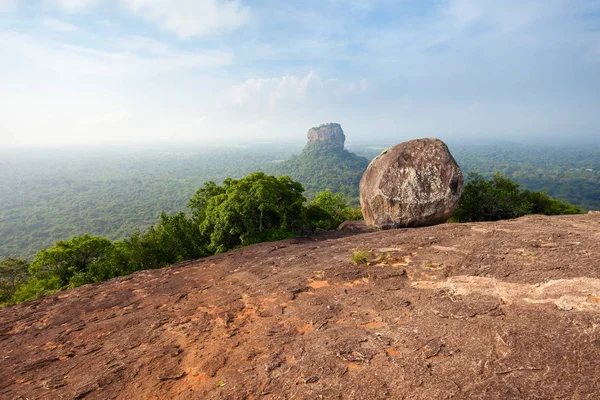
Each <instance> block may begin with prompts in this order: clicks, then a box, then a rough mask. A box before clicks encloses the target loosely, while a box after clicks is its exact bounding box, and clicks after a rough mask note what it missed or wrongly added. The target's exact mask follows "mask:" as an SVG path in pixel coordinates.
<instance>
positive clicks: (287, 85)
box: [0, 0, 600, 146]
mask: <svg viewBox="0 0 600 400" xmlns="http://www.w3.org/2000/svg"><path fill="white" fill-rule="evenodd" d="M324 122H338V123H341V124H342V127H343V129H344V131H345V132H346V135H347V137H348V140H349V141H352V140H356V141H363V142H364V141H366V142H368V141H377V140H384V141H388V142H389V141H392V142H393V141H397V142H400V141H404V140H408V139H412V138H416V137H424V136H433V137H439V138H441V139H443V140H455V139H457V140H462V139H464V140H469V139H471V140H479V139H484V138H498V139H506V140H517V141H519V140H520V141H523V140H530V141H543V142H546V141H552V140H557V139H561V140H564V139H565V138H566V139H567V140H587V139H598V138H600V0H502V1H500V0H363V1H359V0H286V1H281V0H263V1H259V0H0V146H10V145H29V144H65V143H66V144H81V143H105V142H108V143H120V142H152V141H165V140H167V141H189V140H193V141H197V142H211V143H220V142H223V143H227V142H233V141H240V140H241V141H247V140H250V141H255V140H258V141H273V140H275V141H303V140H305V137H306V136H305V135H306V132H307V131H308V129H309V128H310V127H312V126H316V125H319V124H321V123H324Z"/></svg>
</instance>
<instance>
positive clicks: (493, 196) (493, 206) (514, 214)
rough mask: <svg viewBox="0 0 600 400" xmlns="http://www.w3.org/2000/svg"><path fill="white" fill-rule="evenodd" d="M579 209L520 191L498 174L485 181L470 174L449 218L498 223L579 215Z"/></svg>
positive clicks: (514, 184)
mask: <svg viewBox="0 0 600 400" xmlns="http://www.w3.org/2000/svg"><path fill="white" fill-rule="evenodd" d="M582 212H583V211H581V210H580V209H579V208H577V207H575V206H572V205H569V204H566V203H563V202H561V201H559V200H555V199H553V198H551V197H550V196H548V195H547V194H546V193H539V192H530V191H521V190H520V189H519V184H517V183H514V182H513V181H511V180H510V179H509V178H506V177H504V176H503V175H502V174H501V173H496V174H494V176H493V177H492V178H491V179H489V180H488V179H485V178H484V177H483V176H481V175H479V174H478V173H475V172H471V173H469V175H468V179H467V183H466V184H465V186H464V187H463V191H462V195H461V198H460V202H459V204H458V207H457V209H456V211H455V212H454V215H453V216H452V219H453V220H454V221H458V222H478V221H498V220H502V219H510V218H518V217H521V216H523V215H526V214H532V213H535V214H545V215H559V214H581V213H582Z"/></svg>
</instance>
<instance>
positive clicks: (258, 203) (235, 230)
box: [189, 172, 306, 253]
mask: <svg viewBox="0 0 600 400" xmlns="http://www.w3.org/2000/svg"><path fill="white" fill-rule="evenodd" d="M303 192H304V188H303V187H302V185H301V184H300V183H298V182H294V181H292V179H290V178H289V177H287V176H283V177H279V178H276V177H274V176H269V175H266V174H264V173H262V172H255V173H253V174H250V175H248V176H247V177H245V178H242V179H239V180H233V179H226V180H225V181H224V182H223V186H222V188H220V189H219V188H218V187H217V186H216V185H215V184H214V183H212V182H209V184H207V185H205V188H203V189H200V190H199V191H198V192H196V195H195V196H194V197H193V198H192V199H191V200H190V203H189V204H190V208H191V210H192V214H193V215H194V216H195V218H196V219H197V220H198V222H199V227H200V231H201V233H202V234H203V235H206V236H207V237H208V238H209V243H208V249H209V250H210V251H211V252H215V253H221V252H224V251H227V250H229V249H233V248H235V247H238V246H245V245H248V244H252V243H257V242H261V241H269V240H277V239H280V238H284V237H289V236H290V235H293V234H295V233H298V232H300V231H301V230H302V228H303V227H304V225H305V218H304V217H305V215H304V206H303V203H304V201H305V200H306V199H305V198H304V196H303V195H302V193H303Z"/></svg>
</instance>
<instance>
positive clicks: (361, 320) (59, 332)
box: [0, 215, 600, 400]
mask: <svg viewBox="0 0 600 400" xmlns="http://www.w3.org/2000/svg"><path fill="white" fill-rule="evenodd" d="M599 241H600V215H580V216H560V217H544V216H527V217H524V218H520V219H516V220H510V221H500V222H492V223H478V224H475V223H470V224H444V225H438V226H432V227H425V228H415V229H398V230H388V231H375V232H370V233H356V232H344V231H335V232H330V233H328V234H323V235H319V236H318V237H315V238H306V239H290V240H285V241H280V242H275V243H261V244H258V245H254V246H249V247H246V248H243V249H240V250H237V251H233V252H230V253H226V254H221V255H218V256H214V257H209V258H205V259H201V260H197V261H191V262H186V263H183V264H179V265H175V266H172V267H169V268H164V269H160V270H152V271H142V272H139V273H136V274H134V275H131V276H127V277H122V278H118V279H114V280H111V281H109V282H105V283H103V284H98V285H88V286H84V287H80V288H77V289H73V290H69V291H65V292H61V293H57V294H56V295H52V296H49V297H47V298H44V299H41V300H38V301H32V302H29V303H25V304H21V305H17V306H15V307H11V308H8V309H5V310H0V399H26V398H29V399H72V398H84V399H127V400H129V399H131V400H136V399H185V400H194V399H203V400H204V399H208V400H210V399H241V398H247V399H258V398H261V399H263V398H264V399H297V398H303V399H319V398H322V399H338V398H340V399H369V400H371V399H403V398H404V399H415V400H416V399H447V398H452V399H515V400H516V399H596V398H598V393H600V366H599V364H598V360H599V359H600V328H599V327H600V268H598V266H599V265H600V249H599V247H598V242H599ZM357 249H359V250H365V251H367V252H368V265H361V266H355V265H354V264H353V263H352V260H351V258H352V254H353V252H354V251H356V250H357Z"/></svg>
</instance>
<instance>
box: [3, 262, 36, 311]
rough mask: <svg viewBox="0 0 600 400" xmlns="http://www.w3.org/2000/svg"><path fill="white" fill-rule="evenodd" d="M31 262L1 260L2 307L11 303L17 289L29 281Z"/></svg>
mask: <svg viewBox="0 0 600 400" xmlns="http://www.w3.org/2000/svg"><path fill="white" fill-rule="evenodd" d="M28 268H29V262H27V261H26V260H22V259H19V258H10V257H9V258H7V259H6V260H0V305H2V304H5V303H8V302H10V300H11V299H12V297H13V296H14V294H15V291H16V290H17V288H18V287H19V286H20V285H22V284H23V283H25V282H27V280H28V279H29V271H28Z"/></svg>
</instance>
